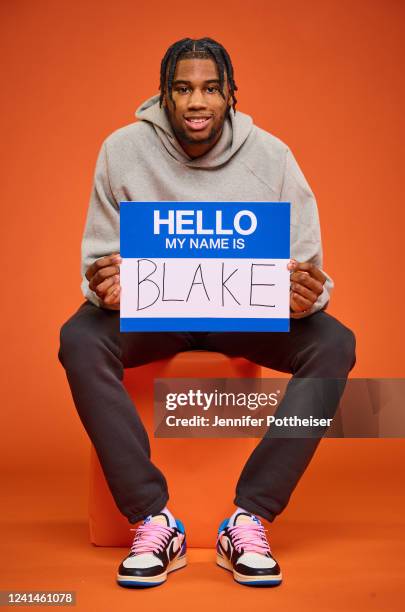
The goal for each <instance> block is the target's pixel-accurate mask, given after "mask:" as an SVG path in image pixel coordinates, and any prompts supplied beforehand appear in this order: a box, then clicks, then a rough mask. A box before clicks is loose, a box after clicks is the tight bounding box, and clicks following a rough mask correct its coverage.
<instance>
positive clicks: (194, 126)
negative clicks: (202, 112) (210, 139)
mask: <svg viewBox="0 0 405 612" xmlns="http://www.w3.org/2000/svg"><path fill="white" fill-rule="evenodd" d="M211 119H212V116H209V117H197V116H196V117H184V122H185V124H186V125H187V127H188V128H190V130H193V131H194V132H198V131H200V130H205V128H206V127H207V126H208V124H209V122H210V121H211Z"/></svg>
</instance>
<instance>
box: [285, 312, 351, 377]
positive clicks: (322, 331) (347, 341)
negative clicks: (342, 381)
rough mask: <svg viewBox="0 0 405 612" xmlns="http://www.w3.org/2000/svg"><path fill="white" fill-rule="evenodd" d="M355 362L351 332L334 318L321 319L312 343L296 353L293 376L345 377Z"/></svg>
mask: <svg viewBox="0 0 405 612" xmlns="http://www.w3.org/2000/svg"><path fill="white" fill-rule="evenodd" d="M355 363H356V338H355V335H354V333H353V332H352V331H351V330H350V329H349V328H348V327H346V326H345V325H343V324H342V323H340V322H339V321H337V320H336V319H335V318H333V317H328V318H323V319H322V321H321V325H319V327H317V329H316V330H314V334H313V338H312V341H311V342H309V343H308V344H307V345H306V346H305V347H303V348H302V350H300V351H299V352H298V354H297V361H296V363H295V367H294V370H293V371H294V373H296V374H299V373H303V372H305V374H306V375H308V374H311V375H312V376H323V377H324V376H325V377H332V378H335V377H338V378H346V376H347V375H348V373H349V372H350V370H351V369H352V368H353V366H354V364H355Z"/></svg>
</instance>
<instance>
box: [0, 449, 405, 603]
mask: <svg viewBox="0 0 405 612" xmlns="http://www.w3.org/2000/svg"><path fill="white" fill-rule="evenodd" d="M335 443H342V444H345V443H346V442H345V441H340V442H335ZM351 444H353V441H352V442H351ZM358 444H359V445H361V446H362V452H361V453H360V454H359V455H358V456H361V454H363V457H364V460H363V461H357V462H356V465H354V466H353V471H352V472H351V474H350V475H349V474H348V475H347V476H348V477H347V478H346V477H345V474H344V473H343V471H339V466H331V482H330V486H327V487H326V486H325V483H323V487H322V488H323V490H322V491H319V495H318V496H317V497H315V496H314V497H313V506H312V511H311V512H312V516H311V512H310V511H309V508H310V505H308V500H306V504H305V512H304V514H303V515H301V514H300V507H301V508H302V507H303V504H302V502H303V500H304V498H306V496H307V494H308V492H309V491H313V490H314V482H316V480H317V479H318V478H319V474H320V472H319V467H318V466H321V465H322V462H323V465H324V463H325V461H327V460H328V448H327V446H326V445H325V446H324V448H321V449H319V451H318V457H317V460H316V462H315V463H314V464H313V466H311V468H310V469H309V470H308V472H307V474H306V475H305V477H304V479H303V481H301V483H300V485H299V487H298V488H297V490H296V493H295V495H294V498H293V499H292V500H291V502H290V505H289V507H288V508H287V510H286V511H285V512H284V514H283V515H282V517H279V519H278V520H277V521H276V522H275V523H274V524H273V525H272V526H271V530H270V542H271V545H272V548H273V550H274V553H275V555H276V556H277V558H278V560H279V561H280V564H281V565H282V569H283V572H284V576H285V581H284V584H283V585H282V586H281V587H278V588H274V589H254V588H248V587H242V586H239V585H237V584H236V583H234V582H233V580H232V578H231V575H230V574H229V573H228V572H226V571H225V570H222V569H220V568H218V567H217V566H216V565H215V562H214V552H213V550H205V549H190V550H189V553H188V560H189V565H188V567H187V568H185V569H182V570H179V571H178V572H175V573H173V574H172V575H171V576H169V580H168V582H167V583H166V584H165V585H163V586H161V587H158V588H155V589H149V590H146V591H132V590H126V589H122V588H120V587H118V586H116V584H115V582H114V573H115V570H116V567H117V564H118V563H119V561H120V560H121V558H122V557H123V556H124V555H125V554H126V549H123V548H98V547H95V546H92V545H91V544H89V540H88V525H87V519H86V512H87V491H88V481H87V478H88V472H86V470H85V469H84V470H83V471H82V472H81V473H80V474H67V473H64V474H60V475H59V476H56V475H55V474H54V473H49V474H25V475H23V474H13V473H12V472H10V473H9V474H8V475H6V476H5V477H4V478H3V496H2V497H3V505H2V535H1V543H2V555H1V560H2V567H1V585H0V587H1V590H11V589H14V590H29V589H31V590H53V591H55V590H74V591H76V593H77V602H78V603H77V605H76V607H75V609H77V610H88V611H93V610H95V611H100V612H102V611H104V610H105V611H107V610H108V611H110V610H120V611H121V610H131V611H132V610H135V609H140V608H139V606H141V607H142V609H144V610H151V611H155V610H165V611H171V610H176V611H177V610H190V608H191V607H192V609H193V611H195V610H210V611H212V610H221V612H222V611H224V610H226V612H231V611H233V610H251V609H253V606H255V609H260V607H258V608H256V606H261V605H263V606H264V605H266V606H272V609H273V610H283V612H284V611H290V610H291V611H292V610H298V609H299V610H308V611H318V610H319V611H326V610H327V611H342V612H343V611H344V612H361V611H363V610H364V611H365V610H368V611H373V610H387V611H389V612H393V611H396V610H402V609H403V600H404V597H405V584H404V575H405V554H404V534H405V517H404V506H405V504H404V501H405V499H404V490H403V485H402V476H401V474H400V473H399V470H398V471H396V470H395V467H396V462H397V459H399V458H400V457H401V456H402V454H403V452H402V451H403V441H402V440H392V441H389V443H388V446H387V441H378V440H377V441H371V440H366V441H364V440H363V441H359V442H358ZM387 449H388V451H389V452H387ZM371 450H372V452H371ZM376 466H379V469H380V470H381V468H384V466H385V467H386V469H385V477H383V478H381V476H379V477H378V478H373V474H374V473H375V468H376ZM345 469H346V468H345ZM382 471H384V470H382ZM380 474H381V471H380ZM213 541H214V534H213ZM25 608H27V607H26V606H25V607H24V608H23V609H25ZM27 609H28V608H27Z"/></svg>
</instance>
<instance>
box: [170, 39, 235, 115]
mask: <svg viewBox="0 0 405 612" xmlns="http://www.w3.org/2000/svg"><path fill="white" fill-rule="evenodd" d="M184 58H199V59H207V58H212V59H213V60H214V62H215V64H216V66H217V68H218V74H219V82H220V94H221V96H222V97H223V98H225V95H224V92H223V89H224V83H225V71H226V75H227V77H228V84H229V91H230V94H231V98H232V108H233V110H235V109H236V102H237V100H236V98H235V91H237V89H238V88H237V86H236V83H235V80H234V75H233V66H232V61H231V58H230V56H229V53H228V52H227V50H226V49H225V48H224V47H223V46H222V45H221V44H219V43H218V42H216V41H215V40H213V39H212V38H199V39H196V40H193V39H192V38H182V39H181V40H179V41H177V42H175V43H174V44H173V45H171V46H170V47H169V48H168V49H167V51H166V53H165V55H164V57H163V59H162V62H161V65H160V85H159V89H160V97H159V105H160V106H162V103H163V97H164V92H165V87H166V86H167V91H168V94H169V98H170V100H172V101H173V96H172V93H173V79H174V73H175V72H176V66H177V62H178V61H179V60H180V59H184ZM166 80H167V83H166Z"/></svg>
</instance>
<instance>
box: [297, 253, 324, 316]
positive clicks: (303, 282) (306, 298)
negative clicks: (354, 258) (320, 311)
mask: <svg viewBox="0 0 405 612" xmlns="http://www.w3.org/2000/svg"><path fill="white" fill-rule="evenodd" d="M287 267H288V269H289V270H291V275H290V281H291V289H290V309H291V310H292V312H306V311H307V310H310V309H311V308H312V306H313V305H314V304H315V302H316V300H317V299H318V297H319V296H320V295H321V293H322V291H323V285H324V283H325V281H326V276H325V274H324V273H323V272H321V271H320V269H319V268H317V267H316V266H314V264H311V263H309V262H301V263H300V262H299V261H296V260H295V259H292V260H291V262H290V263H289V264H288V266H287Z"/></svg>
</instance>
